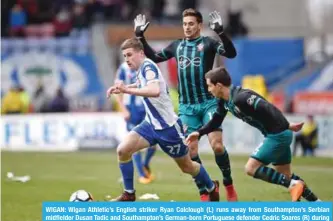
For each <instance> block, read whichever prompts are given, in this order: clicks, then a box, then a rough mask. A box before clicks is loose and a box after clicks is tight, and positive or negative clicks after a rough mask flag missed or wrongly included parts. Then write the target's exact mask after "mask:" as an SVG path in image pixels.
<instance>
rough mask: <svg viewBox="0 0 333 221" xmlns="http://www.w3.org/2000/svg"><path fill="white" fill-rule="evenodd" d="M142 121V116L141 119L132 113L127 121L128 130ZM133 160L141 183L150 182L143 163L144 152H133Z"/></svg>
mask: <svg viewBox="0 0 333 221" xmlns="http://www.w3.org/2000/svg"><path fill="white" fill-rule="evenodd" d="M141 122H142V120H141V118H140V121H139V120H137V117H136V116H135V115H134V114H131V115H130V119H129V120H128V121H127V122H126V123H127V125H126V126H127V131H129V132H130V131H131V130H132V129H133V128H134V127H135V126H137V125H138V124H140V123H141ZM133 162H134V165H135V167H136V170H137V172H138V175H139V183H142V184H147V183H150V180H149V179H147V178H146V177H145V172H144V168H143V163H142V154H141V151H137V152H135V153H133Z"/></svg>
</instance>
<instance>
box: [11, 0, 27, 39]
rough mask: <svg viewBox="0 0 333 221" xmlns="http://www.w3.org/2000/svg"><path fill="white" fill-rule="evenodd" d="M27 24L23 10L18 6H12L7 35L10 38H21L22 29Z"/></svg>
mask: <svg viewBox="0 0 333 221" xmlns="http://www.w3.org/2000/svg"><path fill="white" fill-rule="evenodd" d="M26 24H27V15H26V12H25V10H24V9H23V8H22V7H21V6H20V5H18V4H16V5H14V7H13V8H12V10H11V11H10V18H9V33H10V36H15V37H23V36H24V27H25V25H26Z"/></svg>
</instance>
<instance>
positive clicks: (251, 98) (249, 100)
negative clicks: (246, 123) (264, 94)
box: [247, 95, 257, 106]
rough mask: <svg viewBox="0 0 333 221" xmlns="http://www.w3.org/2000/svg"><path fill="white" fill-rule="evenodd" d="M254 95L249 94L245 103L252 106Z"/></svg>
mask: <svg viewBox="0 0 333 221" xmlns="http://www.w3.org/2000/svg"><path fill="white" fill-rule="evenodd" d="M256 97H257V96H256V95H251V97H250V98H248V99H247V103H248V104H249V105H250V106H252V105H253V103H254V100H255V99H256Z"/></svg>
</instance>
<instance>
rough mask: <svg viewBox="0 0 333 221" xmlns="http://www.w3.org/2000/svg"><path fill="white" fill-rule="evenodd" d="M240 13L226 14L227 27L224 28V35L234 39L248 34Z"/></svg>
mask: <svg viewBox="0 0 333 221" xmlns="http://www.w3.org/2000/svg"><path fill="white" fill-rule="evenodd" d="M242 16H243V14H242V12H240V11H239V12H229V13H228V21H229V22H228V25H227V27H226V33H227V34H228V35H229V36H231V37H232V38H234V37H241V36H246V35H247V34H248V32H249V31H248V28H247V27H246V25H245V24H244V22H243V17H242Z"/></svg>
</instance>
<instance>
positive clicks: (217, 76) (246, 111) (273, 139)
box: [186, 67, 320, 201]
mask: <svg viewBox="0 0 333 221" xmlns="http://www.w3.org/2000/svg"><path fill="white" fill-rule="evenodd" d="M205 77H206V82H207V85H208V90H209V91H210V92H211V93H212V94H213V95H214V96H215V97H217V98H218V99H219V101H218V109H217V111H216V112H215V113H214V115H213V118H212V119H211V120H210V121H209V122H208V123H207V124H206V125H205V126H203V127H202V128H200V129H199V130H198V131H196V132H193V133H191V134H190V135H189V136H188V137H187V140H186V142H187V143H191V142H195V141H196V140H197V139H198V137H199V136H202V135H204V134H208V133H210V132H211V131H214V130H215V129H216V128H218V127H219V126H220V125H221V123H222V121H223V119H224V118H225V116H226V114H227V112H228V111H230V112H231V113H232V114H233V115H234V116H235V117H237V118H239V119H241V120H243V121H244V122H246V123H248V124H250V125H251V126H253V127H255V128H257V129H259V130H260V131H261V133H262V134H263V135H264V136H265V139H264V141H263V142H262V144H260V146H259V147H257V148H256V149H255V151H254V152H253V153H252V155H251V157H250V158H249V160H248V162H247V164H246V166H245V170H246V173H247V174H248V175H249V176H252V177H254V178H256V179H261V180H263V181H266V182H269V183H273V184H278V185H282V186H284V187H286V188H288V189H289V191H290V194H291V198H292V201H298V200H299V199H300V197H301V196H303V197H304V198H305V199H306V200H308V201H320V200H319V199H318V198H317V196H315V195H314V193H312V191H311V190H310V189H309V188H308V187H307V186H306V185H305V184H304V181H303V180H302V179H301V178H300V177H299V176H297V175H295V174H292V173H291V168H290V164H291V149H290V145H291V142H292V138H293V133H292V131H295V132H297V131H299V130H300V129H301V128H302V126H303V123H298V124H294V123H289V122H288V121H287V119H286V118H285V117H284V116H283V114H282V113H281V111H280V110H278V109H277V108H276V107H275V106H274V105H272V104H271V103H269V102H267V101H266V100H265V99H264V98H263V97H262V96H260V95H259V94H257V93H255V92H254V91H252V90H248V89H242V88H241V87H236V86H233V85H232V84H231V78H230V75H229V73H228V72H227V70H226V69H224V68H222V67H220V68H216V69H213V70H211V71H209V72H208V73H206V75H205ZM271 163H272V164H273V166H274V168H275V169H273V168H270V167H267V166H266V165H268V164H271Z"/></svg>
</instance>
